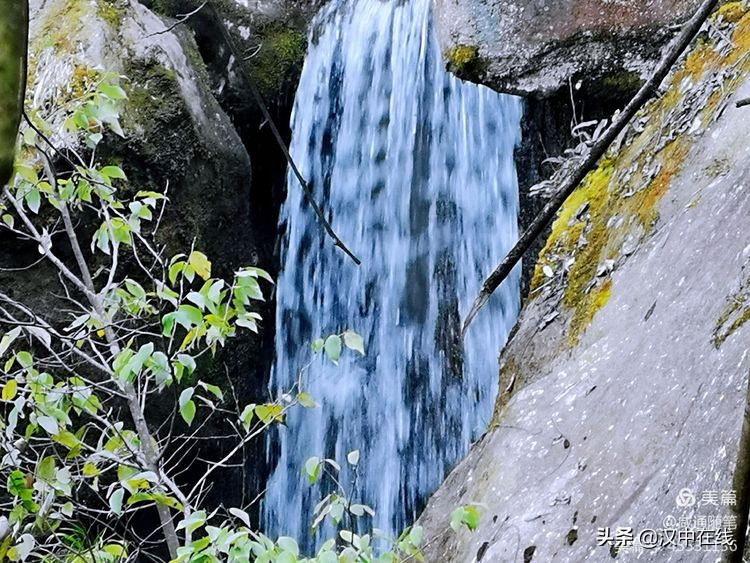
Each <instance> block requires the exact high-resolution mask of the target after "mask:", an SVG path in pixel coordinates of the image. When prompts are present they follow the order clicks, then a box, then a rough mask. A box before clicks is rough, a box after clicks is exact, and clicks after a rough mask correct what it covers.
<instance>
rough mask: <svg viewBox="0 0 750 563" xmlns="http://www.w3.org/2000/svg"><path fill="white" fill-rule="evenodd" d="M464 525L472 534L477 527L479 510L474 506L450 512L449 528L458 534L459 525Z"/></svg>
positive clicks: (462, 507)
mask: <svg viewBox="0 0 750 563" xmlns="http://www.w3.org/2000/svg"><path fill="white" fill-rule="evenodd" d="M462 524H465V525H466V527H467V528H469V530H471V531H472V532H473V531H474V530H476V529H477V526H479V510H477V507H476V506H473V505H469V506H461V507H459V508H457V509H456V510H454V511H453V512H451V528H453V531H454V532H458V530H459V529H460V528H461V525H462Z"/></svg>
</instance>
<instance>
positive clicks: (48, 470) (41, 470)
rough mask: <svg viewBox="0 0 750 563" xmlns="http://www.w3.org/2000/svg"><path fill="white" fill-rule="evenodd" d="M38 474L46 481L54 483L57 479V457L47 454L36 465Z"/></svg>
mask: <svg viewBox="0 0 750 563" xmlns="http://www.w3.org/2000/svg"><path fill="white" fill-rule="evenodd" d="M36 476H37V478H39V479H41V480H42V481H44V482H45V483H52V482H53V481H54V480H55V458H54V457H53V456H47V457H45V458H44V459H43V460H42V461H40V462H39V463H38V464H37V466H36Z"/></svg>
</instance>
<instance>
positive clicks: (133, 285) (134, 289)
mask: <svg viewBox="0 0 750 563" xmlns="http://www.w3.org/2000/svg"><path fill="white" fill-rule="evenodd" d="M125 287H127V289H128V292H129V293H130V294H131V295H132V296H133V297H135V298H136V299H146V290H145V289H143V286H141V284H139V283H138V282H135V281H133V280H130V279H127V280H125Z"/></svg>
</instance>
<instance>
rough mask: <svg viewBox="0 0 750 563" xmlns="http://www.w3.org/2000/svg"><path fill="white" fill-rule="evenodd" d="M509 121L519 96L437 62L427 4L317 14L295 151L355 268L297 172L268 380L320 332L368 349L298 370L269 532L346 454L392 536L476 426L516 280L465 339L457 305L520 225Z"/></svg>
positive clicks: (514, 122)
mask: <svg viewBox="0 0 750 563" xmlns="http://www.w3.org/2000/svg"><path fill="white" fill-rule="evenodd" d="M520 116H521V106H520V102H519V101H518V100H517V99H515V98H512V97H508V96H501V95H498V94H496V93H494V92H492V91H490V90H488V89H486V88H483V87H478V86H476V85H473V84H466V83H463V82H461V81H459V80H457V79H456V78H454V77H452V76H450V75H449V74H448V73H446V72H445V70H444V68H443V63H442V59H441V53H440V50H439V47H438V44H437V41H436V40H435V38H434V36H433V32H432V26H431V23H430V0H407V1H395V0H391V1H385V0H349V1H347V0H340V1H333V2H330V3H329V4H328V6H327V8H326V9H324V11H323V12H322V13H321V14H320V15H319V16H318V19H317V21H316V22H315V25H314V29H313V33H312V37H311V41H310V48H309V52H308V55H307V60H306V62H305V67H304V70H303V72H302V78H301V83H300V86H299V90H298V92H297V99H296V103H295V108H294V114H293V118H292V121H293V125H292V130H293V142H292V147H291V152H292V154H293V157H294V159H295V161H296V162H297V164H298V165H299V167H300V169H301V171H302V173H303V175H304V176H305V177H306V178H307V179H308V180H309V182H310V185H311V186H312V189H313V191H314V194H315V197H316V199H317V200H318V201H319V202H322V203H323V206H324V208H325V210H326V213H327V215H328V217H329V218H330V220H331V222H332V224H333V226H334V228H335V229H336V231H337V232H338V234H339V235H340V236H341V238H342V239H343V240H344V241H345V242H346V243H347V245H348V246H350V247H351V248H352V250H353V251H354V252H355V253H356V254H357V255H358V256H359V257H360V258H361V259H362V262H363V264H362V266H360V267H356V266H355V265H354V263H353V262H352V261H351V260H350V259H349V258H347V257H346V256H345V255H344V254H343V253H342V252H341V251H339V250H338V249H336V248H334V247H333V245H332V244H331V241H330V239H328V238H326V237H325V235H324V233H323V231H322V229H321V226H320V224H319V222H318V220H317V219H316V217H315V215H314V213H313V212H312V210H311V208H310V206H309V205H308V204H307V202H306V201H305V200H304V197H303V195H302V190H301V189H300V188H299V185H298V184H297V182H296V180H295V179H294V177H292V176H290V177H289V179H288V186H289V195H288V199H287V201H286V203H285V204H284V208H283V211H282V228H283V229H284V231H285V235H284V245H283V247H284V249H283V251H282V253H283V255H282V264H283V270H282V272H281V274H280V276H279V280H278V314H277V327H278V336H277V341H276V361H275V366H274V369H273V376H272V385H273V388H274V392H277V393H283V392H284V391H286V390H288V389H289V388H291V386H292V385H293V384H294V383H295V382H296V381H297V378H298V376H299V370H300V368H302V367H303V366H305V365H306V364H308V362H309V361H310V358H311V352H310V347H309V343H310V342H311V341H312V340H314V339H315V338H317V337H320V336H324V335H328V334H333V333H340V332H342V331H343V330H344V329H347V328H350V329H353V330H355V331H357V332H359V333H360V334H362V335H363V336H364V338H365V346H366V350H367V354H366V356H365V357H360V356H357V355H355V354H352V353H349V354H344V355H343V357H342V361H341V362H340V364H339V366H334V365H333V364H332V363H331V362H330V361H328V360H325V359H322V358H317V359H315V360H314V361H313V363H312V364H311V365H310V366H309V367H308V368H307V369H306V371H305V372H304V380H305V382H306V385H305V389H306V390H307V391H309V392H310V393H311V394H312V395H313V397H314V398H315V400H316V401H317V402H318V403H319V404H320V407H319V408H317V409H313V410H307V409H301V408H300V409H296V410H293V411H292V412H290V413H289V416H288V418H287V421H286V428H281V429H280V430H279V433H278V435H275V436H273V437H272V438H271V439H270V440H269V456H270V458H271V461H272V463H276V465H275V470H274V471H273V473H272V476H271V478H270V481H269V483H268V489H267V493H266V497H265V501H264V507H263V513H264V522H265V525H266V529H267V531H268V532H269V533H271V534H284V535H290V536H294V537H296V538H305V537H306V536H308V535H309V534H308V530H309V528H310V524H311V519H312V510H313V507H314V506H315V504H316V503H317V501H318V500H320V497H321V490H320V489H319V488H317V487H310V485H309V484H308V483H307V481H306V480H305V479H304V477H303V475H302V474H301V468H302V467H303V465H304V463H305V460H306V459H308V458H309V457H311V456H319V457H321V458H322V457H330V458H334V459H337V460H338V461H339V462H341V463H342V465H344V466H346V454H347V452H349V451H352V450H355V449H359V450H361V461H360V463H359V468H358V475H357V481H356V486H355V489H356V495H355V496H356V497H357V500H358V502H364V503H365V504H368V505H370V506H372V507H374V508H375V509H376V511H377V515H376V517H375V518H374V521H373V525H374V526H375V527H378V528H381V529H383V530H386V531H390V532H393V531H394V530H396V529H399V528H400V527H401V526H402V525H404V523H405V522H407V521H409V520H411V519H413V517H414V516H415V513H416V511H417V510H419V509H420V508H421V505H422V503H423V502H424V500H425V498H426V496H427V495H429V494H430V493H432V492H433V491H434V490H435V488H436V487H437V486H438V485H439V483H440V482H441V481H442V479H443V478H444V477H445V474H446V472H447V471H449V470H450V468H451V467H452V466H453V465H454V464H455V463H456V462H457V461H458V460H459V459H460V458H461V457H462V456H463V455H465V453H466V452H467V450H468V447H469V444H470V443H471V440H472V439H475V438H476V437H477V436H478V435H479V434H480V433H481V432H482V431H483V430H484V429H485V428H486V426H487V424H488V422H489V419H490V417H491V413H492V406H493V397H494V396H495V394H496V392H497V379H498V378H497V354H498V351H499V350H500V348H501V347H502V345H503V344H504V342H505V340H506V338H507V335H508V331H509V329H510V327H511V326H512V324H513V323H514V322H515V319H516V316H517V314H518V308H519V295H518V294H519V282H518V275H517V274H516V275H515V276H514V277H513V279H511V280H509V282H508V283H506V285H505V286H504V287H503V288H502V290H501V291H500V292H498V293H497V294H496V295H495V296H494V297H493V300H492V302H491V303H490V305H489V306H488V307H487V309H485V310H484V311H483V313H482V315H481V316H480V318H479V319H478V320H477V321H476V322H475V324H474V325H473V327H472V329H471V331H470V333H469V335H468V338H467V340H466V342H465V346H464V348H463V349H462V348H461V345H460V341H459V316H460V314H461V313H462V312H463V313H465V312H466V310H467V308H468V306H469V304H470V301H471V299H472V298H473V297H474V296H475V294H476V292H477V290H478V288H479V286H480V284H481V281H482V277H483V274H486V273H487V272H488V270H489V268H490V267H491V266H493V265H494V264H496V263H497V262H498V261H499V260H500V259H501V258H502V257H503V256H504V254H505V252H506V251H507V250H508V249H509V247H510V246H511V245H512V243H513V242H514V241H515V239H516V237H517V213H518V193H517V192H518V188H517V181H516V172H515V166H514V161H513V151H514V147H515V146H516V144H517V143H518V141H519V130H520V129H519V121H520ZM342 477H343V479H342V483H343V484H345V485H347V486H348V485H349V484H350V483H351V479H352V475H351V474H350V473H349V472H347V470H346V468H344V474H343V476H342ZM308 547H310V546H308Z"/></svg>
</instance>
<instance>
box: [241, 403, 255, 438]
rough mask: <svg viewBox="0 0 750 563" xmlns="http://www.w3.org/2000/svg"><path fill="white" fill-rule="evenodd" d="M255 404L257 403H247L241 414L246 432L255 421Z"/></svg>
mask: <svg viewBox="0 0 750 563" xmlns="http://www.w3.org/2000/svg"><path fill="white" fill-rule="evenodd" d="M255 406H256V405H247V406H246V407H245V408H244V410H243V411H242V414H241V415H240V420H241V421H242V426H243V427H244V428H245V432H247V431H248V430H250V425H251V424H252V422H253V415H254V414H255Z"/></svg>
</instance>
